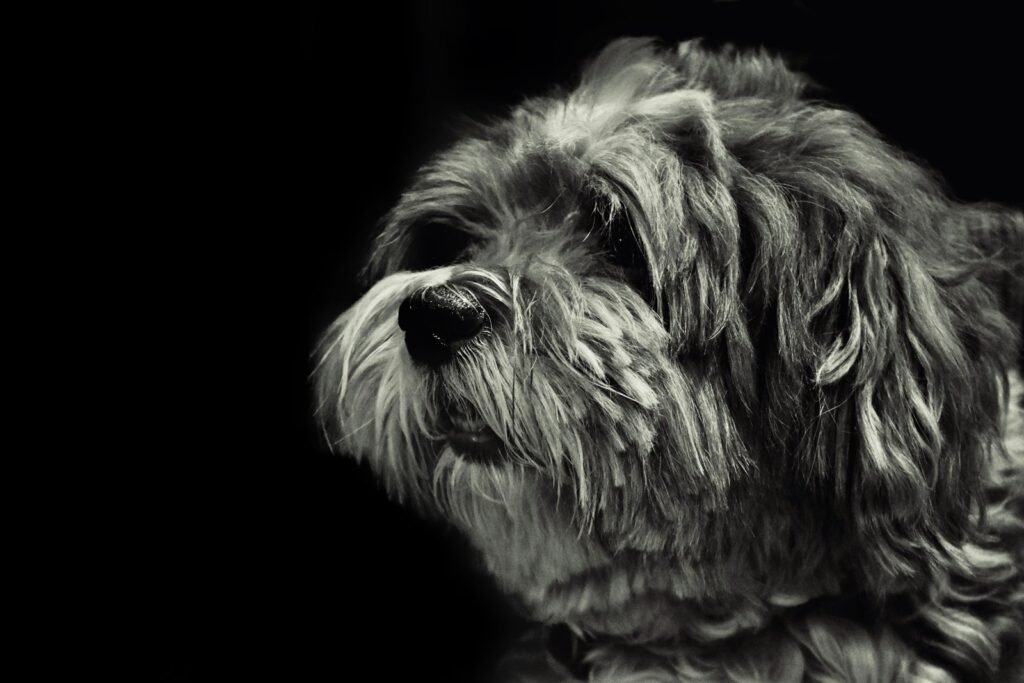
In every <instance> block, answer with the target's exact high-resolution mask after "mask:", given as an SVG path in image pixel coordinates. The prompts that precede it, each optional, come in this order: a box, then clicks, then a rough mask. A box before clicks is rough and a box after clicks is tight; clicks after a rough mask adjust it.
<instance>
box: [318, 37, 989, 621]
mask: <svg viewBox="0 0 1024 683" xmlns="http://www.w3.org/2000/svg"><path fill="white" fill-rule="evenodd" d="M803 89H804V83H803V81H802V80H801V79H800V78H799V77H798V76H796V75H794V74H792V73H791V72H789V71H788V70H786V69H785V68H784V67H783V66H782V65H781V64H780V63H779V62H778V61H775V60H772V59H768V58H766V57H764V56H761V55H754V56H737V55H732V54H727V55H714V54H709V53H707V52H704V51H702V50H701V49H700V48H699V47H698V46H696V45H694V44H684V45H683V46H681V47H680V48H679V49H678V51H673V52H662V51H658V50H656V49H654V48H652V47H651V46H650V45H649V44H647V43H644V42H641V41H621V42H618V43H615V44H613V45H612V46H610V47H609V48H608V49H606V50H605V51H604V52H603V53H602V54H601V55H600V56H599V57H598V58H597V60H596V61H595V62H593V63H592V64H591V66H590V67H589V69H588V70H587V71H586V73H585V74H584V77H583V79H582V82H581V84H580V85H579V87H578V88H577V89H576V90H575V91H574V92H572V93H571V94H569V95H568V96H566V97H552V98H545V99H538V100H532V101H528V102H527V103H526V104H524V105H523V106H521V107H520V108H518V109H517V110H515V111H514V112H513V114H512V115H511V117H510V118H509V119H508V120H506V121H504V122H501V123H498V124H495V125H492V126H490V127H487V128H485V129H483V130H482V131H480V132H479V134H477V135H475V136H472V137H470V138H469V139H466V140H464V141H463V142H461V143H460V144H458V145H456V146H455V147H454V148H453V149H451V150H450V151H448V152H446V153H444V154H442V155H440V156H439V157H438V158H437V159H436V160H435V161H434V162H433V163H431V164H430V165H429V166H428V167H426V168H425V169H423V171H422V172H421V173H420V175H419V177H418V178H417V180H416V181H415V183H414V184H413V186H412V187H411V189H410V190H409V191H408V192H407V193H405V194H404V195H403V196H402V198H401V200H400V201H399V203H398V205H397V206H396V208H395V209H394V210H393V212H392V213H391V214H390V216H389V217H388V220H387V221H386V224H385V227H384V229H383V231H382V233H381V235H380V237H379V239H378V242H377V247H376V251H375V253H374V255H373V259H372V263H371V264H370V269H369V272H370V275H371V278H372V281H373V284H372V287H371V288H370V290H369V292H368V293H367V294H366V295H365V296H364V297H363V298H362V299H361V300H360V301H358V302H357V303H356V304H355V305H354V306H353V307H352V308H350V309H349V310H348V311H346V312H345V313H344V314H343V315H342V316H341V317H340V318H339V319H338V320H337V322H336V323H335V324H334V325H333V326H332V327H331V329H330V330H329V331H328V333H327V334H326V336H325V338H324V341H323V345H322V348H321V349H320V351H319V352H318V353H319V355H318V358H317V360H318V366H317V371H316V374H317V382H318V398H319V413H320V417H321V419H322V421H323V424H324V425H325V427H326V428H327V429H328V434H329V437H330V438H331V440H332V442H333V443H335V444H336V445H337V446H338V447H340V448H341V449H343V450H345V451H347V452H351V453H354V454H355V455H357V456H360V457H363V458H366V459H367V460H368V461H369V462H370V464H371V465H372V467H373V468H374V469H375V470H376V471H377V472H378V473H379V475H380V477H381V478H382V479H383V481H384V482H385V484H386V486H387V488H388V490H389V492H390V493H391V494H392V495H394V496H395V497H396V498H398V499H400V500H403V501H406V502H408V503H409V504H411V505H414V506H416V507H417V508H419V509H420V510H422V511H424V512H426V513H429V514H440V515H442V516H445V517H447V518H449V519H450V520H451V521H452V522H454V523H455V524H457V525H458V526H460V527H461V528H462V529H463V530H464V531H465V532H466V533H467V534H468V535H469V537H470V538H471V539H472V540H473V542H474V543H475V544H476V546H477V547H478V548H479V549H480V551H481V554H482V556H483V558H484V561H485V563H486V565H487V566H488V568H489V569H490V570H491V571H492V572H493V573H494V575H495V576H496V577H497V578H498V580H499V581H500V583H501V584H502V585H503V586H504V588H505V589H506V590H508V591H509V592H510V593H511V594H512V595H514V596H516V597H517V598H518V599H519V600H521V601H522V602H523V603H524V604H525V606H526V607H527V608H528V609H529V610H531V611H532V613H533V614H534V615H535V616H537V617H538V618H541V619H545V620H551V621H570V622H575V623H578V624H580V625H582V626H585V627H587V628H590V629H593V630H599V631H604V632H613V633H620V634H624V633H630V634H633V635H637V634H641V635H651V636H654V635H657V634H658V633H659V632H660V631H667V630H673V631H675V630H678V628H679V627H680V623H681V622H685V623H686V624H688V626H687V628H690V629H691V630H699V629H702V628H703V629H707V633H721V632H728V631H729V629H735V628H741V627H743V626H744V625H749V623H747V622H748V621H749V620H751V619H754V620H756V619H757V618H759V617H758V616H757V615H758V614H761V613H763V612H764V610H765V609H767V608H766V607H765V606H768V605H786V604H792V603H793V602H799V601H801V600H804V599H807V598H809V597H813V596H816V595H820V594H822V593H827V592H830V591H834V590H836V589H837V587H838V586H839V585H840V584H841V583H844V582H850V581H852V582H855V583H856V584H857V585H858V586H861V587H870V590H872V591H875V592H884V591H885V590H888V589H889V588H890V587H894V586H899V585H902V584H904V583H906V582H908V581H913V580H914V578H913V577H915V576H917V575H918V574H919V573H920V572H921V571H922V570H923V571H927V570H928V569H929V568H934V567H936V566H938V565H939V564H941V562H943V561H945V560H944V559H943V558H945V557H947V556H948V554H949V552H950V548H952V547H953V545H954V544H955V543H956V541H957V539H958V538H959V535H961V534H962V533H963V530H964V529H965V525H966V523H967V522H966V520H967V517H968V514H969V511H970V507H971V505H972V500H973V495H974V488H975V486H976V484H977V478H978V468H979V467H980V463H979V462H978V458H976V457H973V456H972V455H971V454H972V453H980V452H983V451H984V450H985V449H986V448H987V444H988V443H989V442H990V441H991V438H992V435H993V434H994V433H995V425H994V422H993V420H994V419H995V418H993V417H992V416H993V415H997V414H998V410H997V409H995V406H996V405H997V402H998V393H999V387H998V382H997V380H996V377H997V376H998V371H997V368H998V367H999V365H1000V363H1001V362H1002V361H1001V360H1000V358H999V354H998V352H997V351H995V350H994V349H996V348H997V347H998V344H997V339H998V338H999V336H1000V335H1002V334H1003V333H1004V328H1003V326H1004V323H1005V321H1003V320H1000V319H997V318H993V319H991V320H981V321H975V322H973V323H972V324H971V325H965V324H963V321H964V320H965V319H966V317H967V316H968V315H969V312H970V311H971V310H973V309H977V308H979V306H980V304H979V302H982V303H983V302H984V301H985V297H986V296H987V294H986V293H985V291H984V290H983V288H982V287H981V286H980V285H979V284H978V283H977V282H974V281H970V280H969V278H968V279H965V278H962V277H960V276H959V271H958V263H959V262H958V261H957V259H956V258H955V257H954V254H955V251H956V249H957V248H958V247H957V245H956V243H957V241H958V240H960V241H961V242H963V243H964V244H966V242H967V241H968V236H967V235H966V233H965V232H964V230H963V229H957V228H955V226H954V228H950V227H948V226H944V225H940V223H939V222H940V221H941V220H942V216H945V215H947V214H948V213H949V211H950V208H949V206H948V204H947V203H945V200H943V199H942V198H941V194H940V193H939V191H938V190H937V189H936V187H935V186H934V184H933V182H932V181H931V180H930V179H929V178H928V177H927V176H926V175H925V174H924V173H923V172H921V171H920V170H919V169H918V168H917V167H916V166H914V165H912V164H910V163H909V162H907V161H906V160H904V159H903V158H901V157H900V156H899V155H898V154H896V153H895V152H893V150H891V149H890V148H888V147H887V146H885V145H884V144H883V143H881V142H880V141H879V140H878V139H877V137H876V135H875V134H874V133H873V132H872V131H871V130H870V129H869V128H868V127H867V126H866V125H865V124H863V122H861V121H860V120H859V119H858V118H856V117H855V116H852V115H850V114H847V113H845V112H841V111H837V110H835V109H830V108H827V107H823V106H820V105H816V104H810V103H807V102H805V101H803V100H802V99H801V93H802V91H803ZM939 233H942V234H943V241H942V242H941V243H940V242H938V241H937V240H936V235H938V234H939ZM947 242H948V244H947ZM943 268H944V269H946V270H947V271H948V272H940V270H941V269H943ZM958 278H959V279H958ZM979 377H981V378H982V379H980V380H979V379H978V378H979ZM985 378H990V379H985ZM709 604H714V606H715V609H714V610H712V611H714V612H715V614H713V615H710V616H709V614H708V611H707V609H706V608H707V606H708V605H709ZM755 606H756V608H755ZM755 613H756V614H755ZM680 615H685V618H683V617H681V616H680ZM715 629H718V630H717V631H716V630H715ZM704 635H705V636H706V635H707V634H706V633H705V634H704Z"/></svg>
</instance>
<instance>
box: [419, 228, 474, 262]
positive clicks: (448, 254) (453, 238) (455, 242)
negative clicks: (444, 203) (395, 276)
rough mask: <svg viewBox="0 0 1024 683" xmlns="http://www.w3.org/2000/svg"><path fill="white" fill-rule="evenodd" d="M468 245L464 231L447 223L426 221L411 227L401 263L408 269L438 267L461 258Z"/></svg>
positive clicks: (467, 236) (467, 237)
mask: <svg viewBox="0 0 1024 683" xmlns="http://www.w3.org/2000/svg"><path fill="white" fill-rule="evenodd" d="M469 246H470V236H469V235H468V234H467V233H466V232H465V231H463V230H460V229H459V228H457V227H455V226H453V225H449V224H447V223H440V222H431V223H427V224H425V225H422V226H418V227H416V228H414V229H413V236H412V240H411V241H410V242H409V246H408V248H407V249H406V251H405V257H404V258H403V259H402V265H403V267H405V268H406V269H408V270H429V269H431V268H440V267H441V266H446V265H450V264H452V263H457V262H458V261H460V260H461V259H463V258H464V257H465V255H466V250H467V249H468V248H469Z"/></svg>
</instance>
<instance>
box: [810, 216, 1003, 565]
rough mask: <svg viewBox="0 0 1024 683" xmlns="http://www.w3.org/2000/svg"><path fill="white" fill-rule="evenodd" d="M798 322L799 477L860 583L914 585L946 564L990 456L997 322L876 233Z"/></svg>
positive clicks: (970, 291) (967, 290)
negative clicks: (803, 386) (808, 385)
mask: <svg viewBox="0 0 1024 683" xmlns="http://www.w3.org/2000/svg"><path fill="white" fill-rule="evenodd" d="M810 313H811V315H813V316H815V321H814V322H813V323H812V327H813V328H814V331H815V333H816V337H817V340H818V341H819V343H820V344H821V346H820V347H819V348H820V349H821V351H820V352H819V355H818V361H817V364H816V367H814V368H813V376H812V378H811V379H812V385H813V388H812V390H811V396H812V397H813V400H811V401H809V402H808V405H807V406H806V409H809V410H808V413H809V414H807V415H806V416H805V417H806V418H807V419H808V425H809V429H808V430H807V432H806V438H805V440H804V442H803V443H802V444H801V447H800V448H799V458H800V459H799V467H800V468H801V469H802V470H803V474H804V475H805V476H806V477H807V479H808V481H810V482H812V483H814V484H815V485H816V486H817V487H822V488H824V490H822V493H830V494H831V498H832V501H833V505H834V506H835V513H836V515H837V518H838V519H839V520H845V523H846V525H847V526H848V529H849V531H850V532H852V535H853V540H854V542H855V544H856V547H857V548H858V550H859V551H860V552H861V553H862V554H863V555H864V556H865V557H864V560H865V564H864V565H863V569H862V570H863V572H865V573H866V576H865V578H866V579H868V580H869V581H870V582H871V583H873V584H875V585H880V584H881V585H885V584H888V583H889V582H891V581H897V582H902V581H904V580H911V579H914V578H921V579H923V578H924V577H925V576H927V575H929V574H931V573H932V572H934V571H936V570H940V569H941V568H943V567H945V566H947V565H948V563H949V562H950V561H952V558H951V557H950V555H949V550H950V549H951V548H953V547H956V546H959V545H960V543H961V542H962V541H963V539H964V537H965V534H966V533H967V531H968V518H969V514H970V513H971V511H972V506H974V505H975V504H977V503H978V495H979V486H980V479H981V477H980V473H981V468H982V466H983V464H984V461H985V460H986V459H987V457H988V455H989V453H990V451H991V449H992V448H993V447H996V446H997V439H996V436H997V434H998V424H997V420H998V416H999V415H1000V412H1001V411H1000V396H1001V382H1002V381H1003V379H1002V377H1003V376H1004V375H1003V373H1002V371H1001V368H1002V362H1001V358H1000V354H999V351H998V349H999V342H1000V340H999V338H998V335H999V332H1000V328H1001V324H1000V323H1001V321H1000V320H999V317H998V316H997V315H994V313H995V308H994V307H993V306H992V305H991V300H990V299H989V298H988V297H987V296H986V295H985V294H984V292H983V291H981V287H980V285H979V284H978V283H977V282H969V283H962V284H959V285H952V286H949V287H944V286H943V285H942V284H941V283H940V282H938V281H937V280H936V279H935V278H934V277H933V275H931V274H930V273H929V272H928V270H927V268H926V265H925V263H924V262H923V259H922V257H921V256H920V255H919V254H918V253H917V252H915V250H914V249H912V248H911V247H910V246H909V245H907V244H906V243H905V241H904V240H903V239H902V238H901V237H899V236H897V235H892V234H886V233H885V232H882V233H880V234H876V235H875V236H874V237H873V238H872V239H871V240H870V241H869V242H868V243H867V244H866V246H865V247H864V249H863V250H861V252H860V253H859V254H857V255H856V256H855V257H854V258H852V259H850V260H849V261H847V262H846V263H841V264H840V265H839V268H838V272H836V273H834V274H833V275H832V277H831V278H830V279H829V280H827V281H826V284H825V287H824V288H823V292H822V297H821V298H820V299H819V300H818V302H817V303H816V304H815V305H814V306H813V307H812V309H811V311H810ZM986 314H989V315H988V318H989V319H987V320H986ZM827 488H831V491H828V490H827Z"/></svg>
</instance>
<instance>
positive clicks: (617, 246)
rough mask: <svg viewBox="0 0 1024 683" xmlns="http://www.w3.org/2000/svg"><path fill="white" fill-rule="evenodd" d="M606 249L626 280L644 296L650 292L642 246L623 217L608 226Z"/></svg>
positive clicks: (648, 273) (648, 276)
mask: <svg viewBox="0 0 1024 683" xmlns="http://www.w3.org/2000/svg"><path fill="white" fill-rule="evenodd" d="M607 251H608V257H609V260H610V261H611V262H612V263H613V264H614V265H615V266H617V267H618V268H620V269H621V270H622V272H623V274H624V275H625V276H626V281H627V282H628V283H629V284H630V285H632V286H633V288H634V289H636V290H637V291H638V292H640V293H641V294H642V295H643V296H644V297H645V298H647V297H649V296H650V294H651V277H650V272H649V271H648V269H647V259H646V258H645V257H644V250H643V247H642V246H641V245H640V241H639V240H638V239H637V237H636V234H635V233H634V232H633V228H632V226H630V225H629V223H628V221H626V220H625V219H624V218H622V219H617V220H614V221H612V224H611V225H609V226H608V237H607Z"/></svg>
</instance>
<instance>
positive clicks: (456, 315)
mask: <svg viewBox="0 0 1024 683" xmlns="http://www.w3.org/2000/svg"><path fill="white" fill-rule="evenodd" d="M485 319H486V314H485V312H484V309H483V307H481V306H480V304H479V303H477V302H476V300H475V299H474V298H473V297H471V296H469V295H467V294H465V293H463V292H460V291H459V290H458V289H457V288H455V287H451V286H447V285H440V286H437V287H425V288H423V289H418V290H416V291H415V292H413V293H412V294H410V295H409V296H408V297H406V299H405V301H403V302H402V305H401V306H399V307H398V326H399V327H400V328H402V329H403V330H405V347H406V348H407V349H408V350H409V355H410V356H412V357H413V359H414V360H417V361H419V362H421V363H425V364H427V365H430V366H432V367H437V366H439V365H441V364H443V363H444V362H445V361H447V360H449V359H450V358H451V357H452V354H453V353H454V352H455V350H456V349H457V348H458V347H459V345H460V343H461V342H465V341H467V340H469V339H472V338H473V337H475V336H476V335H477V333H478V332H480V330H481V329H483V326H484V320H485Z"/></svg>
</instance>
